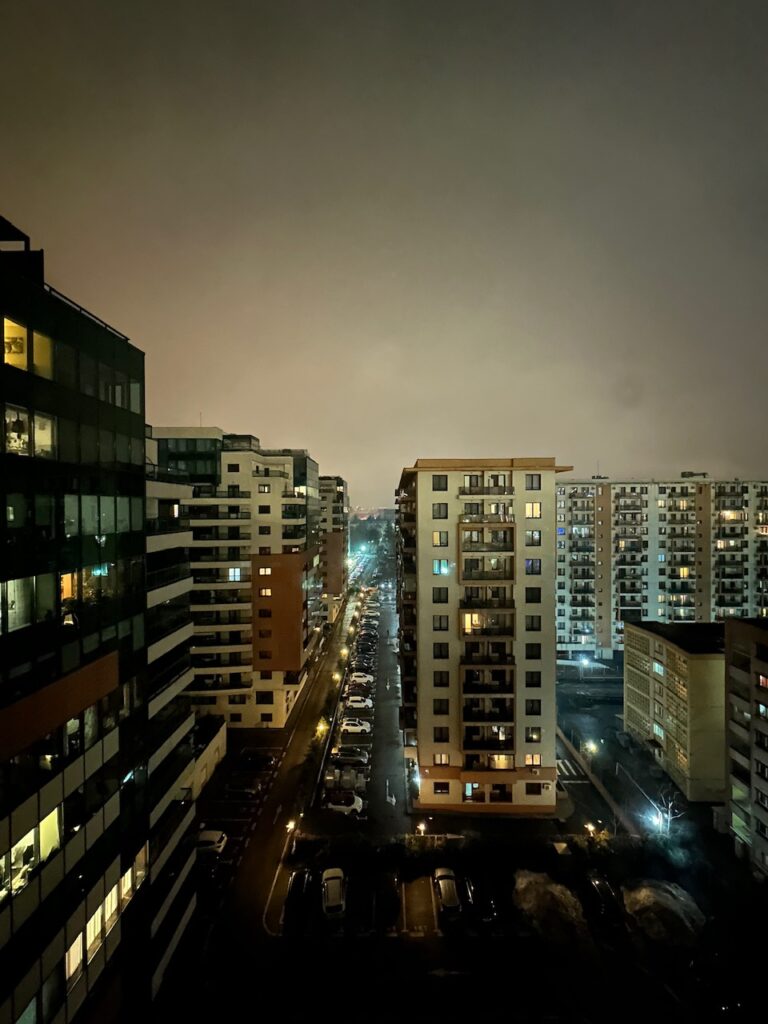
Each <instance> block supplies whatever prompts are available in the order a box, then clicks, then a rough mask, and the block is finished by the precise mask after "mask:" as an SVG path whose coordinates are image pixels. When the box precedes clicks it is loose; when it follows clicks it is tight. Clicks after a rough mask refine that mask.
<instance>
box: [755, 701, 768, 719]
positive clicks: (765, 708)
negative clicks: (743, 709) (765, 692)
mask: <svg viewBox="0 0 768 1024" xmlns="http://www.w3.org/2000/svg"><path fill="white" fill-rule="evenodd" d="M755 710H756V711H757V717H758V718H762V719H763V720H764V721H765V720H768V705H766V704H761V703H760V701H758V702H757V703H756V704H755Z"/></svg>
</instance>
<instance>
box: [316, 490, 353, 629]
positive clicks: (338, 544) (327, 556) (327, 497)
mask: <svg viewBox="0 0 768 1024" xmlns="http://www.w3.org/2000/svg"><path fill="white" fill-rule="evenodd" d="M348 558H349V494H348V492H347V481H346V480H344V479H343V478H342V477H340V476H321V477H320V573H321V577H322V581H323V615H324V618H325V619H326V621H329V622H333V620H334V619H335V618H336V615H337V614H338V610H339V608H340V606H341V601H342V599H343V597H344V594H345V593H346V591H347V580H348V576H349V566H348V562H347V559H348Z"/></svg>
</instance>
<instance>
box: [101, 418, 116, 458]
mask: <svg viewBox="0 0 768 1024" xmlns="http://www.w3.org/2000/svg"><path fill="white" fill-rule="evenodd" d="M114 461H115V435H114V434H113V433H112V431H111V430H105V429H104V428H103V427H102V429H101V430H100V431H99V462H101V463H102V464H104V465H109V464H110V463H112V462H114Z"/></svg>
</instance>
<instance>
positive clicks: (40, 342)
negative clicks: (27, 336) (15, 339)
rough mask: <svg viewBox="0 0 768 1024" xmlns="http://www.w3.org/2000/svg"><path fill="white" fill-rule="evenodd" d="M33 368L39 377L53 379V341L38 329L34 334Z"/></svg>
mask: <svg viewBox="0 0 768 1024" xmlns="http://www.w3.org/2000/svg"><path fill="white" fill-rule="evenodd" d="M32 369H33V370H34V371H35V373H36V374H37V375H38V376H39V377H47V378H48V380H53V342H52V341H51V339H50V338H46V336H45V335H44V334H38V333H37V331H35V332H34V333H33V335H32Z"/></svg>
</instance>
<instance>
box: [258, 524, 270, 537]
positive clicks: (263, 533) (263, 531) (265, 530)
mask: <svg viewBox="0 0 768 1024" xmlns="http://www.w3.org/2000/svg"><path fill="white" fill-rule="evenodd" d="M270 533H272V527H271V526H260V527H259V536H260V537H268V536H269V534H270Z"/></svg>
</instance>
